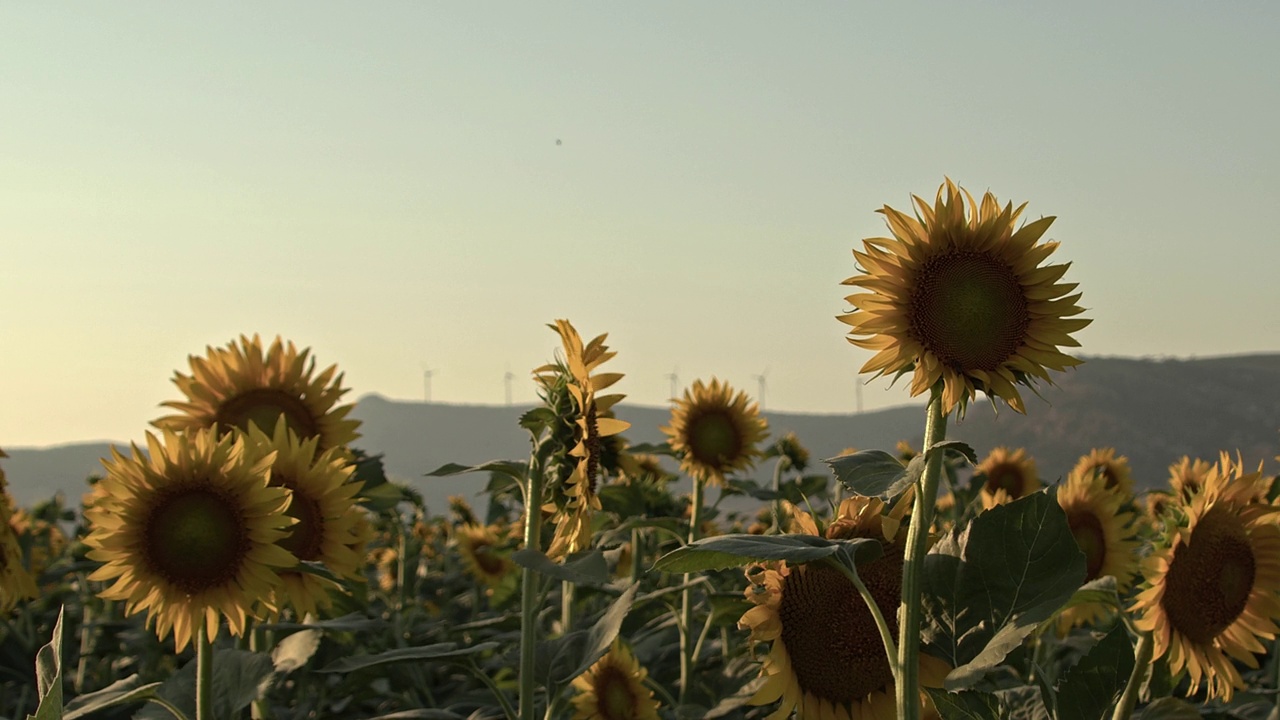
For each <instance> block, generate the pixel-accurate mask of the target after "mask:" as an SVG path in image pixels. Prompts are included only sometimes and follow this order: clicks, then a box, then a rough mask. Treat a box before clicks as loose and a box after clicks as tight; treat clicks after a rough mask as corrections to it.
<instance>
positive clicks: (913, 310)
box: [908, 250, 1031, 372]
mask: <svg viewBox="0 0 1280 720" xmlns="http://www.w3.org/2000/svg"><path fill="white" fill-rule="evenodd" d="M908 317H909V322H910V334H911V337H912V338H913V339H915V340H916V342H918V343H920V344H921V345H922V346H924V347H925V348H926V349H927V350H928V351H929V352H932V353H933V354H934V355H935V356H937V358H938V359H939V360H941V361H942V363H943V364H944V365H947V366H949V367H952V368H956V369H963V370H975V369H976V370H986V371H989V372H994V371H996V370H998V369H999V368H1000V366H1001V365H1002V364H1003V363H1004V362H1005V361H1006V360H1008V359H1009V358H1011V357H1013V355H1014V353H1016V352H1017V351H1018V348H1019V347H1021V346H1022V343H1023V342H1024V341H1025V340H1026V337H1027V328H1028V327H1029V326H1030V324H1031V316H1030V314H1029V313H1028V312H1027V296H1026V291H1025V290H1024V289H1023V287H1022V284H1021V283H1020V282H1019V281H1018V277H1017V275H1015V274H1014V272H1013V269H1012V268H1011V267H1009V265H1008V264H1007V263H1005V262H1004V261H1002V260H1000V259H999V258H997V257H993V256H992V255H990V254H988V253H985V252H981V251H976V250H953V251H951V252H948V253H944V254H940V255H935V256H933V257H931V258H929V259H927V260H926V261H925V262H924V263H923V265H921V267H920V270H919V273H918V274H917V275H916V287H915V290H914V292H913V293H912V295H911V301H910V305H909V311H908Z"/></svg>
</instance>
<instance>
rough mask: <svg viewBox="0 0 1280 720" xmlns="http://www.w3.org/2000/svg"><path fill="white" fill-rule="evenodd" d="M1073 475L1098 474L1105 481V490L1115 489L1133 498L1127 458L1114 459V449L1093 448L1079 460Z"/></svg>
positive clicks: (1131, 477)
mask: <svg viewBox="0 0 1280 720" xmlns="http://www.w3.org/2000/svg"><path fill="white" fill-rule="evenodd" d="M1071 472H1073V473H1080V474H1086V475H1087V474H1090V473H1098V474H1100V475H1102V477H1104V478H1105V479H1106V481H1107V488H1108V489H1110V488H1117V489H1119V490H1120V492H1121V493H1123V494H1125V495H1127V496H1129V497H1130V498H1132V497H1133V473H1132V472H1131V471H1130V470H1129V458H1127V457H1125V456H1123V455H1121V456H1119V457H1116V450H1115V448H1094V449H1093V450H1090V451H1089V454H1088V455H1084V456H1082V457H1081V458H1080V460H1079V462H1077V463H1076V466H1075V467H1074V468H1072V469H1071Z"/></svg>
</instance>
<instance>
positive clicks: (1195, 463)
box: [1169, 455, 1213, 502]
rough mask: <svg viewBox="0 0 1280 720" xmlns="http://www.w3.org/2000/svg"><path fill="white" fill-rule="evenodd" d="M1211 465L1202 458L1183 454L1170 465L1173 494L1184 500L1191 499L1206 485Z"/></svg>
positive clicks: (1170, 482) (1170, 484)
mask: <svg viewBox="0 0 1280 720" xmlns="http://www.w3.org/2000/svg"><path fill="white" fill-rule="evenodd" d="M1211 467H1213V466H1212V465H1211V464H1209V463H1208V462H1205V461H1204V460H1201V459H1200V458H1196V459H1195V460H1192V459H1191V457H1190V456H1187V455H1183V456H1182V457H1181V458H1179V459H1178V461H1177V462H1175V463H1173V464H1172V465H1170V466H1169V487H1170V488H1172V489H1173V494H1174V495H1176V496H1178V497H1179V498H1181V499H1182V501H1183V502H1188V501H1190V500H1191V496H1192V495H1195V494H1196V493H1198V492H1200V488H1202V487H1204V479H1205V477H1207V476H1208V475H1209V468H1211Z"/></svg>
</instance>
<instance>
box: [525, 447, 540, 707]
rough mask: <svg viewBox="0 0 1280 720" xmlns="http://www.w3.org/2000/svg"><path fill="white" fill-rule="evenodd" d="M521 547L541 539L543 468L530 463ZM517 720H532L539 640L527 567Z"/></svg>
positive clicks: (534, 580)
mask: <svg viewBox="0 0 1280 720" xmlns="http://www.w3.org/2000/svg"><path fill="white" fill-rule="evenodd" d="M524 490H525V496H524V546H525V547H527V548H532V549H533V550H541V549H542V548H541V547H539V545H540V544H541V538H542V468H541V467H540V466H539V464H538V463H537V462H536V461H534V460H532V459H531V461H530V463H529V477H528V478H527V479H526V481H525V488H524ZM520 583H521V587H520V720H534V717H535V716H534V692H535V683H534V675H533V673H534V647H535V643H537V641H538V632H537V627H535V623H536V622H537V618H538V575H537V573H535V572H534V571H532V570H530V569H529V568H524V569H523V570H522V571H521V573H520Z"/></svg>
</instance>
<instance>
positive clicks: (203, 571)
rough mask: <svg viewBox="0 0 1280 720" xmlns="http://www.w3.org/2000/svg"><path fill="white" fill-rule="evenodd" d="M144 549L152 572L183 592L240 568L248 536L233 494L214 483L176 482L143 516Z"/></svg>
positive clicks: (222, 579)
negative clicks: (195, 485) (182, 484)
mask: <svg viewBox="0 0 1280 720" xmlns="http://www.w3.org/2000/svg"><path fill="white" fill-rule="evenodd" d="M142 544H143V553H144V557H145V558H146V562H147V565H148V566H149V567H150V569H151V570H152V571H153V572H155V574H156V575H158V576H159V577H161V578H163V579H164V580H165V581H167V582H168V583H170V584H172V585H173V586H175V587H177V588H178V589H180V590H182V591H183V592H186V593H188V594H192V595H194V594H196V593H199V592H201V591H202V590H205V589H207V588H211V587H216V586H218V585H221V584H224V583H226V582H228V581H230V580H231V579H233V578H235V576H236V575H237V574H238V573H239V571H240V568H241V565H242V564H243V560H244V557H245V555H246V554H247V553H248V546H249V537H248V531H247V528H246V527H245V525H244V519H243V517H242V516H241V513H240V512H239V510H238V506H237V503H236V501H235V499H233V498H231V497H228V496H227V495H224V494H223V493H221V492H218V491H217V490H216V489H214V488H201V489H195V490H193V489H190V488H187V487H181V488H176V489H174V490H172V491H170V492H169V493H167V494H165V495H162V496H161V497H160V498H158V499H157V501H156V503H155V505H153V506H152V508H151V512H150V513H149V514H148V516H147V517H146V519H145V520H144V524H143V530H142Z"/></svg>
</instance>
